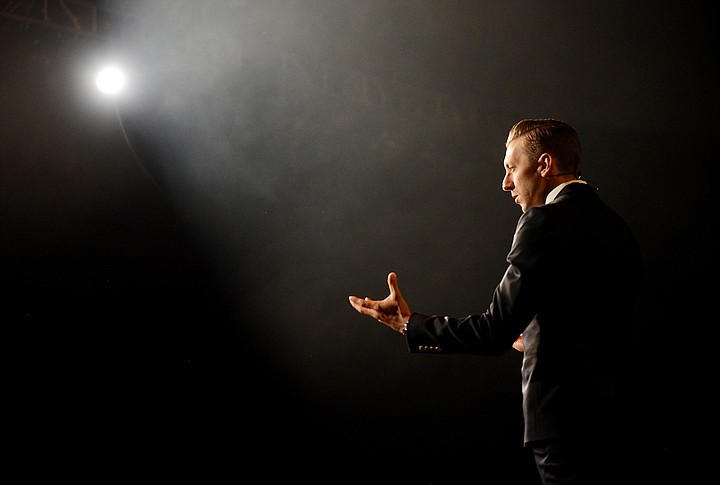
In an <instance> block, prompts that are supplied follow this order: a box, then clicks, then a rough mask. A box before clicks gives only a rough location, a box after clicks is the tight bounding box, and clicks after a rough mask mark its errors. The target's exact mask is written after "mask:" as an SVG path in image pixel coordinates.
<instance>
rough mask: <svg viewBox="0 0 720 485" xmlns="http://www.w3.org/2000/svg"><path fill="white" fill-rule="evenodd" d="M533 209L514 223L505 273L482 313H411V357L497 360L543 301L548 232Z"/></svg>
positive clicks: (408, 341) (540, 215)
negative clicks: (487, 357)
mask: <svg viewBox="0 0 720 485" xmlns="http://www.w3.org/2000/svg"><path fill="white" fill-rule="evenodd" d="M543 219H544V218H543V215H542V213H540V212H538V211H535V210H533V209H530V210H528V211H527V212H525V213H523V215H522V216H521V217H520V220H519V221H518V225H517V228H516V230H515V235H514V237H513V244H512V248H511V249H510V253H509V254H508V256H507V262H508V267H507V269H506V270H505V274H504V275H503V277H502V280H501V281H500V283H498V285H497V286H496V287H495V290H494V292H493V296H492V300H491V302H490V305H489V307H488V308H487V310H485V311H484V312H483V313H479V314H471V315H467V316H465V317H460V318H456V317H451V316H447V315H426V314H422V313H413V315H412V316H411V317H410V320H409V322H408V329H407V333H406V338H407V344H408V349H409V351H410V352H412V353H438V354H440V353H444V354H474V355H500V354H503V353H504V352H506V351H507V350H509V349H510V348H512V343H513V342H514V341H515V340H516V339H517V337H518V335H520V333H522V331H523V330H524V329H525V327H527V325H528V324H529V323H530V321H531V320H532V319H533V317H534V315H535V313H536V312H537V308H538V303H539V301H540V298H542V290H543V287H542V285H541V278H540V276H541V275H542V273H543V271H545V266H546V261H547V260H548V256H547V254H548V251H547V250H548V249H549V247H550V246H549V245H550V239H551V231H548V228H546V227H543Z"/></svg>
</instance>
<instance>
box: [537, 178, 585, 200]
mask: <svg viewBox="0 0 720 485" xmlns="http://www.w3.org/2000/svg"><path fill="white" fill-rule="evenodd" d="M575 183H578V184H586V183H587V182H585V181H584V180H579V179H574V180H568V181H567V182H563V183H561V184H560V185H558V186H557V187H555V188H554V189H552V190H551V191H550V193H549V194H548V195H547V197H545V203H546V204H549V203H550V202H552V201H553V200H555V197H557V196H558V194H559V193H560V191H561V190H562V189H564V188H565V186H566V185H569V184H575Z"/></svg>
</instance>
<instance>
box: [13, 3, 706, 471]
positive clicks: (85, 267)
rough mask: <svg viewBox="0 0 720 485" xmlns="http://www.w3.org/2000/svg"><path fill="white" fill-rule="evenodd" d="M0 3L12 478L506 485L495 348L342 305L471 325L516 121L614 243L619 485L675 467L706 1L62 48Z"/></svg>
mask: <svg viewBox="0 0 720 485" xmlns="http://www.w3.org/2000/svg"><path fill="white" fill-rule="evenodd" d="M20 3H22V2H20ZM30 3H32V2H27V4H26V5H25V6H23V7H22V8H25V9H26V10H24V11H23V10H22V8H20V9H18V8H16V9H15V10H14V11H12V12H11V11H10V9H11V7H12V6H13V2H10V3H9V6H7V7H4V10H3V11H2V13H3V17H0V35H1V37H0V60H1V61H2V70H1V71H0V83H1V84H0V87H1V88H2V89H1V90H0V108H1V111H0V113H2V114H1V118H0V119H1V122H0V128H1V129H0V157H1V158H0V164H1V165H0V170H1V172H0V189H1V192H0V195H1V197H2V199H1V200H2V214H1V224H2V225H1V226H0V227H1V230H2V232H1V234H0V238H1V239H0V240H1V241H2V253H1V256H2V268H1V270H0V271H1V273H0V277H1V278H2V280H1V281H2V298H3V302H2V306H3V328H4V329H5V335H6V338H3V343H4V345H5V346H6V347H7V349H6V356H7V357H8V358H7V364H8V365H7V367H6V371H7V373H6V375H7V379H6V386H5V390H6V393H5V396H6V397H5V400H6V402H7V403H9V404H11V407H10V409H11V411H7V412H6V415H7V417H8V420H7V421H8V423H9V424H10V425H11V427H12V429H13V430H17V433H16V434H15V433H14V434H13V435H12V439H10V440H9V441H10V442H11V443H12V444H13V446H12V448H13V452H14V453H13V455H12V456H13V457H16V460H17V461H16V463H21V464H23V469H24V470H25V472H26V473H27V474H29V475H30V476H32V475H33V474H36V473H51V474H53V475H54V476H64V477H75V478H78V477H80V478H82V477H88V478H100V479H105V478H107V477H119V476H127V477H136V476H138V475H142V476H144V477H146V478H148V477H158V478H168V477H169V476H174V475H177V476H178V477H186V476H189V474H191V473H199V474H200V476H202V477H204V478H205V480H203V481H204V482H207V481H208V477H209V476H210V475H211V474H222V475H223V476H224V477H225V478H226V479H228V480H232V481H235V480H242V479H244V477H246V476H260V477H261V478H260V479H259V480H255V481H266V480H267V481H270V480H275V479H279V478H289V477H291V478H293V479H304V480H310V481H315V482H321V481H327V482H332V483H343V482H348V481H353V479H359V478H360V477H368V476H370V477H374V479H372V480H369V481H367V482H365V483H385V482H386V479H387V482H390V480H389V478H388V477H389V476H392V477H393V478H394V479H395V480H394V481H393V482H392V483H467V480H464V479H458V480H455V478H456V477H471V476H472V477H475V478H477V483H527V484H536V483H537V482H536V480H537V479H536V477H535V471H534V468H533V466H534V465H533V464H532V462H531V461H530V457H529V455H527V454H526V451H525V450H524V449H523V448H522V417H521V411H520V364H521V360H522V357H521V355H520V354H519V353H515V352H508V353H507V354H506V355H503V356H501V357H497V358H491V357H470V356H443V357H438V356H432V355H430V356H428V355H411V354H409V353H408V352H407V348H406V345H405V342H404V340H403V339H402V337H400V336H399V335H397V334H395V333H393V332H392V331H390V330H389V329H387V328H385V327H381V326H379V325H378V324H377V323H375V322H373V321H372V320H370V319H368V318H366V317H362V316H360V315H358V314H357V313H356V312H355V311H354V310H352V308H351V307H350V305H349V304H348V302H347V296H348V295H350V294H357V295H359V296H370V297H373V298H377V297H384V296H385V295H386V293H387V287H386V275H387V273H388V272H389V271H391V270H392V271H396V272H397V273H398V275H399V281H400V286H401V289H402V290H403V293H404V295H405V297H406V298H407V299H408V301H409V303H410V305H411V308H413V309H414V310H417V311H421V312H424V313H445V314H452V315H458V316H459V315H463V314H466V313H475V312H481V311H483V310H485V308H486V306H487V304H488V303H489V301H490V297H491V294H492V291H493V288H494V286H495V284H496V283H497V282H498V281H499V279H500V277H501V276H502V273H503V271H504V269H505V261H504V258H505V255H506V253H507V251H508V249H509V247H510V243H511V238H512V234H513V231H514V227H515V223H516V221H517V218H518V217H519V215H520V210H519V208H518V207H517V206H516V205H514V204H513V202H512V200H511V198H510V197H509V195H508V194H506V193H504V192H502V190H501V188H500V182H501V178H502V176H503V168H502V158H503V155H504V141H505V138H506V136H507V132H508V130H509V128H510V127H511V126H512V125H513V124H514V123H515V122H516V121H517V120H519V119H521V118H526V117H554V118H559V119H562V120H564V121H567V122H569V123H570V124H572V125H573V126H575V128H576V129H577V130H578V132H579V134H580V136H581V139H582V141H583V149H584V158H583V162H582V171H583V175H584V178H586V179H588V180H589V181H591V182H593V183H594V184H596V185H597V186H598V187H599V193H600V195H601V197H602V198H603V199H604V200H605V201H606V202H608V203H609V204H610V205H611V206H613V207H614V208H615V209H616V210H617V211H618V212H619V213H621V214H622V215H623V216H625V218H626V219H627V220H628V222H629V223H630V225H631V226H632V228H633V229H634V231H635V233H636V235H637V237H638V239H639V241H640V244H641V246H642V248H643V252H644V256H645V265H646V271H647V278H646V281H645V286H644V288H643V296H642V300H641V304H640V311H639V313H638V319H637V320H638V333H637V335H639V336H640V337H641V343H642V345H641V347H639V349H638V355H637V356H638V361H639V362H642V363H643V367H642V370H641V376H642V377H641V378H640V379H639V380H638V390H639V391H641V392H639V394H641V395H643V396H644V397H645V400H644V401H643V403H642V405H643V406H644V408H643V416H644V418H645V420H644V422H643V423H639V426H647V427H648V428H647V432H646V433H647V434H646V436H647V454H648V455H649V456H650V457H651V463H652V466H653V467H656V468H654V469H653V470H652V471H650V472H649V473H651V476H653V477H660V476H666V474H667V473H670V471H673V472H674V471H676V470H677V469H680V470H682V471H681V472H680V473H686V471H685V470H684V468H682V466H684V464H686V463H687V464H689V465H690V469H697V468H698V467H699V466H700V464H698V463H696V461H697V459H696V458H695V456H696V454H695V453H696V451H697V450H698V449H699V445H698V442H697V441H695V438H694V433H695V432H696V431H697V429H698V428H697V424H696V421H700V418H701V416H703V415H702V412H701V409H702V408H703V406H702V403H703V402H707V399H706V398H705V397H704V393H701V392H697V391H696V389H700V388H699V387H697V381H698V380H699V378H698V377H696V376H698V374H699V373H698V368H699V367H700V364H699V361H700V358H699V356H700V355H701V354H702V353H703V351H704V350H703V346H704V345H707V344H706V343H703V339H706V338H707V337H708V335H710V328H709V323H710V321H711V320H712V319H713V318H714V316H713V315H714V314H713V313H711V309H712V308H713V307H714V305H713V303H714V302H713V300H712V298H714V295H715V293H716V292H715V291H714V289H715V288H717V284H716V283H715V282H714V281H713V278H714V275H715V271H714V267H715V263H714V258H713V257H712V255H713V254H714V252H715V251H714V249H715V248H716V247H717V244H716V243H715V242H714V239H713V238H712V237H710V230H709V228H710V227H712V224H711V219H710V217H711V214H714V212H715V202H716V194H717V190H716V189H715V183H714V179H715V174H716V173H717V168H716V159H717V156H716V153H717V147H716V145H717V143H716V141H717V133H718V131H717V130H718V123H717V114H718V109H717V108H718V96H717V92H716V87H717V85H718V84H717V83H718V75H717V74H718V73H717V62H716V61H715V60H714V56H715V54H716V47H717V43H716V37H717V35H716V34H715V31H716V30H717V21H716V17H715V16H713V15H711V9H710V6H711V5H712V4H711V3H701V2H645V1H639V2H625V1H610V2H559V1H557V2H556V1H489V2H481V1H462V0H457V1H430V0H415V1H381V0H353V1H350V0H336V1H330V0H317V1H310V0H307V1H303V0H295V1H291V0H290V1H259V0H258V1H252V0H247V1H226V0H218V1H194V2H190V1H173V2H170V1H163V0H159V1H152V2H150V1H146V2H121V1H111V2H92V3H90V4H91V5H92V4H93V3H94V4H96V5H97V6H98V7H99V8H100V10H99V20H100V21H99V23H98V31H97V32H91V34H93V35H83V34H86V33H87V32H86V31H84V32H73V31H72V28H71V29H65V30H63V29H58V28H56V27H57V25H58V24H61V23H62V22H63V21H67V18H66V17H63V13H62V11H61V10H57V9H56V10H55V11H54V15H55V16H54V17H53V19H52V20H53V22H52V23H51V24H48V22H44V23H43V22H40V23H38V22H30V21H23V20H22V18H21V17H27V18H30V17H32V16H33V15H36V14H37V12H36V11H31V10H29V8H30V7H28V5H29V4H30ZM49 3H50V4H51V6H53V5H54V6H55V7H57V2H49ZM87 4H88V2H85V3H73V2H67V5H69V6H70V7H72V8H73V9H75V11H76V12H80V11H81V8H84V7H83V6H85V5H87ZM15 7H17V2H16V5H15ZM51 27H55V28H51ZM71 27H72V26H71ZM76 30H77V29H76ZM95 34H96V35H95ZM108 60H111V61H113V62H117V63H119V64H122V65H124V66H127V67H128V69H129V72H130V74H129V76H130V79H129V86H128V88H129V89H128V90H127V92H126V93H124V94H123V95H121V96H119V97H118V98H114V99H110V98H107V97H104V96H101V95H100V93H98V92H97V90H96V89H95V86H94V74H95V72H96V70H97V68H98V67H99V66H100V65H101V64H103V63H104V62H106V61H108ZM599 331H601V329H599ZM679 464H683V465H682V466H681V465H679ZM258 474H259V475H258ZM389 474H392V475H389ZM395 474H397V476H396V475H395ZM358 481H359V480H358ZM649 483H650V482H649Z"/></svg>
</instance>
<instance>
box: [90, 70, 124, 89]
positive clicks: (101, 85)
mask: <svg viewBox="0 0 720 485" xmlns="http://www.w3.org/2000/svg"><path fill="white" fill-rule="evenodd" d="M95 84H96V85H97V88H98V89H99V90H100V91H102V92H103V93H105V94H117V93H119V92H120V91H122V90H123V88H124V87H125V74H124V73H123V72H122V71H121V70H120V69H118V68H117V67H114V66H108V67H104V68H103V69H101V70H100V72H99V73H98V75H97V77H96V78H95Z"/></svg>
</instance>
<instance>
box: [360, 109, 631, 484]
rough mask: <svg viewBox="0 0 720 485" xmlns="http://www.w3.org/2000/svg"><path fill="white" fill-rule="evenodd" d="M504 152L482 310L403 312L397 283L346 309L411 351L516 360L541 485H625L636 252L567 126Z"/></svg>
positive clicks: (538, 126) (548, 126)
mask: <svg viewBox="0 0 720 485" xmlns="http://www.w3.org/2000/svg"><path fill="white" fill-rule="evenodd" d="M505 146H506V152H505V159H504V166H505V176H504V177H503V180H502V188H503V190H505V191H507V192H510V195H511V196H512V197H513V199H514V201H515V202H516V203H517V204H518V205H520V207H521V208H522V210H523V214H522V215H521V216H520V219H519V220H518V224H517V228H516V230H515V235H514V238H513V243H512V247H511V249H510V252H509V254H508V256H507V262H508V266H507V270H506V272H505V274H504V276H503V278H502V280H501V281H500V283H499V284H498V285H497V287H496V289H495V292H494V294H493V297H492V301H491V302H490V305H489V307H488V308H487V310H485V311H484V312H483V313H479V314H472V315H468V316H465V317H462V318H455V317H450V316H444V315H425V314H420V313H416V312H412V311H411V310H410V307H409V305H408V303H407V302H406V301H405V299H404V298H403V296H402V294H401V292H400V289H399V287H398V283H397V275H396V274H395V273H390V274H389V275H388V287H389V289H390V294H389V296H388V297H387V298H385V299H384V300H372V299H369V298H359V297H356V296H350V297H349V299H350V304H351V305H352V306H353V307H354V308H355V309H356V310H357V311H358V312H360V313H362V314H364V315H368V316H370V317H373V318H374V319H376V320H377V321H379V322H380V323H382V324H385V325H387V326H388V327H390V328H392V329H394V330H396V331H398V332H400V333H402V334H404V335H405V338H406V339H407V343H408V346H409V349H410V352H419V353H434V354H448V353H463V354H474V355H500V354H502V353H504V352H506V351H507V350H509V349H510V348H515V349H516V350H519V351H522V352H524V355H523V367H522V395H523V414H524V418H525V436H524V441H525V444H526V446H528V447H530V448H531V449H532V450H533V455H534V458H535V463H536V464H537V468H538V471H539V473H540V476H541V478H542V481H543V483H544V484H545V485H550V484H560V483H563V484H569V483H573V484H580V483H582V484H587V483H593V484H594V483H605V484H609V483H613V484H615V483H626V481H627V479H629V477H628V475H627V472H628V470H629V468H628V467H629V465H630V464H631V462H630V461H629V460H628V458H629V456H630V455H631V453H632V450H633V449H632V446H631V445H632V444H633V443H634V441H633V440H632V439H630V435H628V434H627V432H628V430H630V429H632V420H633V414H632V411H633V406H632V400H629V393H628V390H629V387H628V386H629V384H631V382H629V380H630V379H629V378H630V377H631V376H633V375H634V374H633V372H632V371H631V369H630V368H629V367H628V366H629V365H630V364H629V356H630V355H631V352H630V351H631V350H632V349H631V348H629V346H628V345H627V344H628V342H629V341H631V340H632V339H630V336H631V330H630V329H631V324H632V319H633V311H634V305H635V301H636V298H637V295H638V291H639V285H640V281H641V276H642V263H641V255H640V251H639V248H638V244H637V242H636V240H635V238H634V237H633V234H632V232H631V231H630V229H629V228H628V226H627V224H626V223H625V222H624V221H623V219H622V218H621V217H620V216H619V215H618V214H617V213H616V212H615V211H613V210H612V209H610V208H609V207H608V206H607V205H605V204H604V203H603V202H602V201H601V200H600V198H599V197H598V195H597V193H596V190H595V188H593V187H592V186H591V185H589V184H587V183H586V182H585V181H583V180H580V176H579V174H580V171H579V166H580V155H581V148H580V141H579V138H578V135H577V133H576V132H575V130H574V129H573V128H572V127H571V126H569V125H568V124H566V123H563V122H561V121H557V120H553V119H526V120H522V121H519V122H518V123H516V124H515V125H514V126H513V127H512V129H511V130H510V133H509V136H508V139H507V142H506V144H505Z"/></svg>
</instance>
